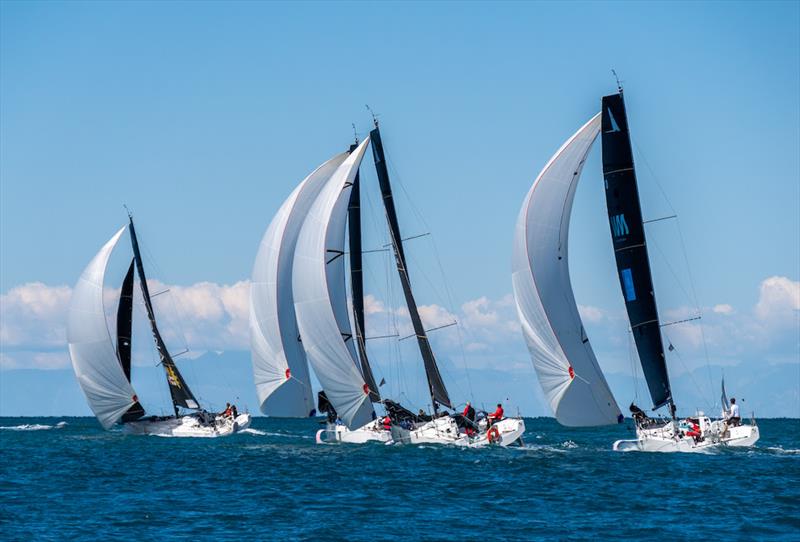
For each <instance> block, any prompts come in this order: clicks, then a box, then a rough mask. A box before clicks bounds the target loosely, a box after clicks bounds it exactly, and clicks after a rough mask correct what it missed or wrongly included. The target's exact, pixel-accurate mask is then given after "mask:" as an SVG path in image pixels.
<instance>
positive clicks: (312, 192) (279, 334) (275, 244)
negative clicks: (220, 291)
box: [250, 153, 348, 417]
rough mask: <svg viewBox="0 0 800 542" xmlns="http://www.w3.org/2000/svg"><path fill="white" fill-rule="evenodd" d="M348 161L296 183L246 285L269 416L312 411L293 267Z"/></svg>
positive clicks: (331, 163) (334, 161)
mask: <svg viewBox="0 0 800 542" xmlns="http://www.w3.org/2000/svg"><path fill="white" fill-rule="evenodd" d="M347 156H348V153H342V154H339V155H337V156H334V157H333V158H331V159H330V160H328V161H327V162H325V163H324V164H322V165H321V166H320V167H318V168H317V169H316V170H315V171H314V172H312V173H311V174H310V175H309V176H308V177H306V178H305V179H304V180H303V182H302V183H300V185H299V186H298V187H297V188H296V189H295V190H294V191H293V192H292V193H291V195H290V196H289V197H288V198H287V199H286V201H285V202H284V203H283V205H282V206H281V208H280V209H279V210H278V212H277V214H276V215H275V217H274V218H273V219H272V222H271V223H270V225H269V227H268V228H267V231H266V232H265V233H264V237H263V238H262V240H261V244H260V246H259V249H258V254H257V255H256V261H255V264H254V266H253V276H252V282H251V285H250V345H251V350H252V355H253V374H254V378H255V384H256V391H257V393H258V400H259V405H260V408H261V412H263V413H264V414H267V415H269V416H280V417H306V416H309V415H310V414H311V412H312V410H314V396H313V393H312V390H311V379H310V375H309V369H308V362H307V361H306V355H305V352H304V351H303V346H302V344H301V343H300V337H299V335H300V332H299V329H298V326H297V319H296V314H295V307H294V296H293V295H292V267H293V264H294V253H295V247H296V245H297V238H298V237H299V235H300V229H301V227H302V225H303V221H304V220H305V218H306V215H307V214H308V212H309V210H310V209H311V206H312V205H313V204H314V201H315V200H316V198H317V196H318V195H319V193H320V191H321V190H322V188H323V187H324V186H325V183H326V182H327V181H328V179H330V177H331V175H332V174H333V173H334V172H335V171H336V170H337V168H338V167H339V166H340V165H341V164H342V162H344V160H345V159H346V158H347Z"/></svg>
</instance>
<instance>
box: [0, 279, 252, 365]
mask: <svg viewBox="0 0 800 542" xmlns="http://www.w3.org/2000/svg"><path fill="white" fill-rule="evenodd" d="M148 284H149V285H150V289H151V291H152V292H154V293H155V292H161V291H164V290H167V289H168V290H169V294H168V295H167V294H165V295H159V296H157V297H155V298H154V305H155V310H156V314H157V317H158V321H159V329H160V330H161V331H162V333H163V334H164V337H165V340H166V341H167V343H168V345H169V346H170V347H171V346H172V345H174V344H180V345H183V344H184V339H185V343H186V344H188V346H189V348H190V349H192V350H246V349H247V348H248V347H249V342H248V317H249V316H248V303H249V299H248V297H249V283H248V282H246V281H240V282H237V283H235V284H233V285H219V284H215V283H212V282H200V283H197V284H193V285H191V286H166V285H164V284H161V283H159V282H158V281H148ZM108 294H109V298H110V300H114V301H110V302H109V303H107V305H106V306H107V308H108V309H109V310H113V308H114V306H115V302H116V301H115V300H116V296H115V295H113V294H114V291H113V290H109V292H108ZM71 295H72V290H71V288H69V287H68V286H47V285H45V284H42V283H40V282H33V283H28V284H23V285H21V286H16V287H14V288H12V289H11V290H9V291H8V293H6V294H3V295H2V296H0V348H2V350H3V354H2V357H0V368H2V369H21V368H42V369H53V368H63V367H67V366H68V365H69V357H68V354H67V344H66V322H67V313H68V311H69V301H70V297H71ZM137 295H138V292H137ZM138 305H141V303H138ZM176 309H177V310H176ZM138 314H139V315H141V314H142V312H141V307H139V313H138ZM111 316H112V315H111V314H109V324H110V325H111V326H112V329H113V325H114V322H113V318H112V317H111ZM134 318H135V319H136V318H137V315H136V314H135V315H134ZM134 344H135V345H136V344H141V345H145V344H149V341H140V342H139V343H134ZM56 348H58V349H61V350H59V351H55V352H54V351H52V350H53V349H56Z"/></svg>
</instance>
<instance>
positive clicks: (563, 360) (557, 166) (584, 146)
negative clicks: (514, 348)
mask: <svg viewBox="0 0 800 542" xmlns="http://www.w3.org/2000/svg"><path fill="white" fill-rule="evenodd" d="M599 131H600V115H599V114H598V115H596V116H595V117H593V118H592V119H591V120H590V121H589V122H587V123H586V124H585V125H584V126H583V127H582V128H581V129H580V130H578V131H577V132H576V133H575V134H574V135H573V136H572V137H571V138H570V139H569V140H567V142H566V143H564V145H563V146H562V147H561V148H560V149H559V150H558V152H557V153H556V154H555V155H554V156H553V157H552V158H551V159H550V161H549V162H548V163H547V165H546V166H545V167H544V169H543V170H542V172H541V173H540V174H539V176H538V177H537V178H536V181H535V182H534V183H533V186H532V187H531V189H530V191H529V192H528V195H527V197H526V198H525V202H524V204H523V205H522V210H521V211H520V214H519V218H518V220H517V229H516V237H515V242H514V255H513V275H512V280H513V287H514V298H515V300H516V304H517V311H518V313H519V319H520V322H521V324H522V330H523V333H524V335H525V340H526V342H527V344H528V349H529V350H530V353H531V357H532V359H533V365H534V367H535V369H536V373H537V375H538V377H539V382H540V384H541V386H542V389H543V391H544V394H545V397H546V398H547V400H548V402H549V403H550V406H551V408H552V409H553V412H554V414H555V416H556V419H557V420H558V421H559V422H560V423H561V424H563V425H567V426H592V425H604V424H611V423H616V422H618V421H619V419H620V417H621V413H620V410H619V407H618V406H617V403H616V401H615V399H614V397H613V395H612V393H611V390H610V389H609V387H608V384H607V382H606V379H605V377H604V376H603V373H602V371H601V370H600V368H599V366H598V364H597V359H596V358H595V355H594V352H593V351H592V347H591V345H590V344H589V339H588V337H587V336H586V333H585V331H584V328H583V324H582V322H581V318H580V314H579V313H578V307H577V305H576V303H575V297H574V294H573V292H572V284H571V282H570V276H569V262H568V257H567V256H568V251H567V243H568V237H569V221H570V214H571V212H572V203H573V200H574V197H575V190H576V188H577V185H578V180H579V178H580V174H581V170H582V169H583V165H584V162H585V160H586V156H587V155H588V153H589V150H590V149H591V147H592V143H593V142H594V140H595V139H596V137H597V134H598V133H599Z"/></svg>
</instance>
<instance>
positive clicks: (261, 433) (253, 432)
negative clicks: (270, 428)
mask: <svg viewBox="0 0 800 542" xmlns="http://www.w3.org/2000/svg"><path fill="white" fill-rule="evenodd" d="M239 433H247V434H248V435H258V436H260V437H263V436H265V435H266V434H267V433H265V432H264V431H259V430H258V429H253V428H252V427H248V428H247V429H242V430H241V431H239Z"/></svg>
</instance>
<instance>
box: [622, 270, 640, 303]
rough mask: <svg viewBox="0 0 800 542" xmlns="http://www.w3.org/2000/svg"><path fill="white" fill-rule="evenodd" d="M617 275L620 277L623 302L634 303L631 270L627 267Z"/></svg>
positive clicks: (634, 292)
mask: <svg viewBox="0 0 800 542" xmlns="http://www.w3.org/2000/svg"><path fill="white" fill-rule="evenodd" d="M619 273H620V276H621V277H622V290H623V292H624V293H625V301H636V290H635V289H634V287H633V273H632V272H631V269H630V268H629V267H628V268H625V269H623V270H622V271H620V272H619Z"/></svg>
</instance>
